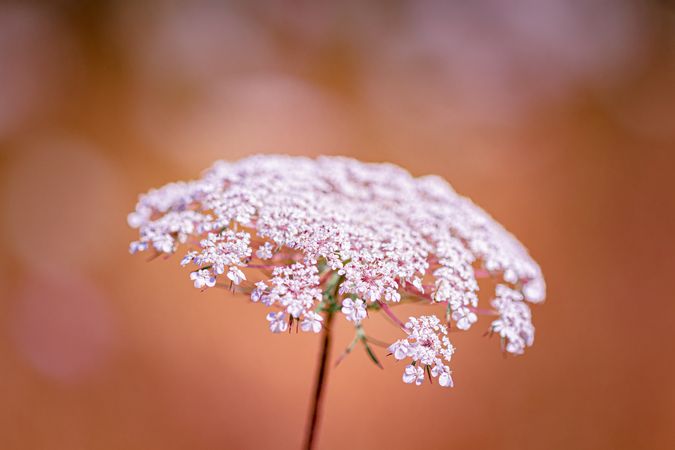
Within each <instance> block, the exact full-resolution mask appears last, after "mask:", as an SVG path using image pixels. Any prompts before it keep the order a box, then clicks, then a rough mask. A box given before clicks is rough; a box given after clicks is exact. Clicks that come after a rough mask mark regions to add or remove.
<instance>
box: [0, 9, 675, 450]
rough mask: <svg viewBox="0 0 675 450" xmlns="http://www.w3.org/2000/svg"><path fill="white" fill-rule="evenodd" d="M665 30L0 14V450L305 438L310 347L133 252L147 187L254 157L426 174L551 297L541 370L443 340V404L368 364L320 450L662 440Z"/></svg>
mask: <svg viewBox="0 0 675 450" xmlns="http://www.w3.org/2000/svg"><path fill="white" fill-rule="evenodd" d="M674 25H675V9H674V8H673V7H672V4H671V3H669V2H657V1H651V2H650V1H639V0H635V1H629V0H613V1H603V0H589V1H586V2H566V1H564V0H547V1H537V0H525V1H520V2H500V1H498V0H485V1H478V2H459V1H457V2H441V1H438V2H436V1H414V2H413V1H397V2H382V3H367V2H361V1H356V0H351V1H350V0H348V1H342V2H327V1H272V0H268V1H255V2H252V1H248V2H246V1H240V2H213V1H211V2H210V1H193V2H178V1H170V2H159V1H145V2H124V1H103V2H87V1H78V0H60V1H49V2H46V1H45V2H30V1H21V2H4V3H2V4H1V5H0V203H1V208H2V209H1V211H2V213H1V214H0V255H1V258H0V297H1V298H2V301H1V302H0V392H1V393H2V394H1V396H0V448H1V449H3V450H4V449H8V450H14V449H16V450H23V449H41V450H51V449H64V450H65V449H67V450H76V449H87V450H90V449H91V450H93V449H139V450H140V449H163V450H173V449H176V450H177V449H226V448H229V449H254V448H279V449H286V448H287V449H295V448H299V446H300V444H301V441H302V433H303V430H304V425H305V421H306V418H307V409H308V406H309V399H310V392H311V389H312V383H313V378H314V368H315V363H316V360H317V356H318V355H317V354H318V350H319V338H318V337H317V336H308V335H295V334H292V335H282V336H277V335H272V334H271V333H270V332H269V331H268V329H267V323H266V321H265V320H264V315H265V314H266V311H265V308H263V307H262V306H259V305H251V304H249V302H248V301H247V300H246V299H245V298H243V297H232V296H229V295H228V294H227V293H225V292H224V291H217V292H212V291H209V292H204V293H199V292H198V291H197V290H195V289H194V288H193V287H192V284H191V282H190V280H189V279H188V277H187V274H186V273H185V272H184V271H182V270H181V269H180V267H179V266H178V264H177V260H175V258H172V259H171V260H169V261H161V260H156V261H153V262H152V263H149V262H147V261H146V258H145V256H144V255H136V256H133V257H132V256H130V255H129V254H128V253H127V246H128V243H129V241H131V240H133V239H134V237H135V232H134V231H133V230H131V229H129V228H128V227H127V224H126V215H127V213H128V212H130V211H131V210H132V208H133V206H134V204H135V201H136V196H137V194H138V193H141V192H144V191H146V190H148V189H149V188H151V187H156V186H159V185H162V184H164V183H166V182H169V181H173V180H179V179H190V178H195V177H197V176H199V173H200V171H201V170H202V169H204V168H206V167H208V166H209V165H210V164H211V163H212V162H213V161H214V160H216V159H237V158H240V157H244V156H246V155H249V154H253V153H260V152H263V153H264V152H279V153H290V154H302V155H318V154H342V155H347V156H353V157H356V158H358V159H361V160H365V161H390V162H393V163H396V164H399V165H401V166H403V167H405V168H407V169H408V170H410V171H411V172H412V173H413V174H415V175H423V174H429V173H434V174H439V175H441V176H443V177H445V178H446V179H447V180H449V181H450V183H451V184H452V185H453V186H454V187H455V189H456V190H458V191H459V192H460V193H462V194H464V195H468V196H470V197H471V198H472V199H473V200H474V201H476V202H477V203H478V204H479V205H481V206H482V207H484V208H485V209H486V210H487V211H488V212H490V213H491V214H492V215H493V216H494V217H495V218H496V219H497V220H499V221H500V222H501V223H502V224H504V225H505V227H506V228H507V229H509V230H510V231H512V232H513V233H515V234H516V236H518V237H519V238H520V239H521V240H522V241H523V243H524V244H525V245H526V246H527V247H528V248H529V249H530V252H531V253H532V255H533V256H534V258H535V259H536V260H537V261H538V262H540V264H541V265H542V268H543V271H544V274H545V276H546V279H547V282H548V300H547V302H546V303H544V304H543V305H540V306H537V307H535V308H534V323H535V325H536V327H537V338H536V342H535V345H534V347H533V348H532V349H530V350H528V352H526V354H525V356H522V357H508V358H504V357H503V356H502V354H501V353H500V351H499V344H498V342H497V341H496V340H495V339H492V340H490V339H488V338H484V337H482V331H483V330H482V329H474V330H473V331H472V332H469V333H460V334H455V335H453V342H454V344H455V345H456V347H457V348H458V350H457V353H456V354H455V357H454V358H453V371H454V373H453V375H454V378H455V388H454V389H452V390H441V389H440V388H438V387H437V386H429V385H425V386H423V387H421V388H416V387H414V386H409V385H404V384H403V383H402V382H401V380H400V375H401V370H400V369H401V367H400V365H395V364H394V363H393V362H392V361H391V360H388V359H386V358H385V357H384V352H383V351H381V350H380V353H379V354H380V355H381V357H382V358H383V359H384V365H385V370H384V371H381V370H380V369H378V368H377V367H375V366H374V365H373V364H372V363H371V362H370V361H369V360H368V358H367V357H366V355H365V354H364V353H363V352H362V351H358V352H354V353H353V354H352V355H350V356H349V358H347V359H346V360H345V361H344V362H343V363H342V364H341V365H340V366H339V367H338V368H337V369H335V370H333V371H332V372H331V373H330V375H329V385H328V390H327V396H326V401H325V407H326V409H325V414H324V417H323V423H322V428H321V431H320V435H319V448H323V449H339V448H350V449H377V448H387V449H399V448H400V449H412V448H425V449H445V448H462V449H473V448H475V449H483V448H489V449H570V448H573V449H576V448H579V449H624V448H625V449H638V448H639V449H672V448H675V430H674V429H673V426H674V424H675V388H674V387H673V379H675V362H674V361H673V354H674V352H673V351H674V350H675V349H673V337H672V334H671V333H672V329H673V324H674V323H675V322H674V313H675V302H674V298H673V292H675V290H674V287H675V286H673V274H674V270H675V257H674V256H673V255H674V254H675V239H673V232H674V231H675V201H674V199H675V185H674V183H673V178H674V177H675V170H674V168H675V26H674ZM406 312H407V311H406ZM338 323H339V326H338V329H337V337H336V339H335V342H336V346H335V347H334V352H333V357H335V356H337V353H338V352H340V351H341V348H342V347H343V346H346V345H347V344H348V343H349V341H350V340H351V331H350V327H349V324H348V323H347V322H345V321H338ZM481 323H483V324H484V325H485V323H486V322H485V321H483V322H481ZM479 325H480V323H479ZM369 327H370V330H369V333H370V334H373V335H374V336H376V337H378V338H380V339H383V340H385V341H392V340H393V338H394V337H395V336H396V330H394V329H393V328H392V327H391V326H390V325H388V324H387V323H386V322H385V321H383V320H381V319H380V318H375V319H372V320H370V321H369ZM476 328H481V326H478V327H476Z"/></svg>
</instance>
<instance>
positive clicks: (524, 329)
mask: <svg viewBox="0 0 675 450" xmlns="http://www.w3.org/2000/svg"><path fill="white" fill-rule="evenodd" d="M496 291H497V296H496V297H495V299H494V300H492V306H494V307H495V309H496V310H497V311H498V312H499V319H497V320H495V321H493V322H492V330H493V331H494V332H495V333H498V334H499V335H500V336H501V337H502V339H505V341H506V351H507V352H509V353H514V354H516V355H520V354H522V353H523V352H524V351H525V347H529V346H531V345H532V344H533V343H534V325H532V313H531V311H530V307H529V306H527V304H526V303H525V302H524V301H523V299H524V297H523V294H521V293H520V292H518V291H516V290H513V289H511V288H509V287H507V286H504V285H503V284H500V285H498V286H497V289H496Z"/></svg>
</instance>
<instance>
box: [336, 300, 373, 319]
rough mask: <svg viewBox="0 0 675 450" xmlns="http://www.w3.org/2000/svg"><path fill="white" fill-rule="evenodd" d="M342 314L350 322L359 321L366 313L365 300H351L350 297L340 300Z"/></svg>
mask: <svg viewBox="0 0 675 450" xmlns="http://www.w3.org/2000/svg"><path fill="white" fill-rule="evenodd" d="M341 311H342V314H344V315H345V317H346V319H347V320H349V321H350V322H354V324H355V325H358V324H359V323H361V321H362V320H363V319H365V318H366V316H367V315H368V314H367V312H366V307H365V302H364V301H363V300H361V299H358V298H357V299H356V300H352V299H351V298H346V299H344V300H343V301H342V309H341Z"/></svg>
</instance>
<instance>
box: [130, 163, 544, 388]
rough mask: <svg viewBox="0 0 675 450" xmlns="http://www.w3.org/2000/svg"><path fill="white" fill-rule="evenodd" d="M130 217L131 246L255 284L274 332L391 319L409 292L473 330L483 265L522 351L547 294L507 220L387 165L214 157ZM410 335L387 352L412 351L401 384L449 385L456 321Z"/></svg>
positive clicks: (511, 348) (203, 273)
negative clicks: (181, 251) (371, 313)
mask: <svg viewBox="0 0 675 450" xmlns="http://www.w3.org/2000/svg"><path fill="white" fill-rule="evenodd" d="M128 222H129V225H130V226H132V227H134V228H137V229H138V230H139V239H138V240H137V241H135V242H132V243H131V245H130V251H131V252H132V253H135V252H140V251H147V250H151V251H154V252H156V253H159V254H162V253H166V254H171V253H174V252H176V251H178V248H179V247H180V246H181V245H182V246H185V247H188V248H187V251H186V253H185V255H184V257H183V258H182V261H181V264H182V265H194V266H196V270H195V271H193V272H192V273H191V275H190V278H191V279H192V281H193V283H194V285H195V287H196V288H198V289H204V288H211V287H214V286H217V285H218V286H223V287H227V288H232V289H237V290H240V291H246V292H250V296H251V300H252V301H254V302H260V303H262V304H264V305H266V306H268V307H270V308H273V309H274V311H273V312H270V313H269V314H268V315H267V320H268V321H269V326H270V329H271V330H272V331H273V332H277V333H280V332H284V331H288V330H289V329H291V327H292V326H293V325H296V326H297V327H299V328H300V329H301V330H302V331H307V332H319V331H321V330H322V329H325V328H327V327H326V326H325V325H326V324H324V321H323V317H322V315H321V313H323V312H331V314H332V312H333V311H337V310H342V312H343V313H344V315H345V317H346V318H347V320H349V321H351V322H352V323H353V324H354V325H356V326H357V327H359V329H360V327H362V326H363V323H362V322H363V321H364V320H365V319H366V317H367V310H369V309H374V310H384V311H385V312H387V313H388V314H391V312H390V311H389V306H388V305H391V306H394V305H395V304H397V303H399V302H402V301H407V299H409V298H410V297H412V298H416V299H418V300H419V299H424V300H426V301H427V302H428V303H430V304H441V305H443V308H444V309H445V312H446V317H448V320H449V322H448V324H447V325H448V326H451V327H455V328H457V329H459V330H466V329H469V328H470V327H472V326H473V325H474V324H475V323H476V322H477V321H478V315H479V313H481V311H483V310H481V309H479V307H478V301H479V298H478V290H479V283H478V280H477V274H480V275H481V276H485V277H490V278H493V279H494V280H495V281H496V284H497V285H498V286H497V289H496V292H495V295H494V296H492V297H493V298H494V299H493V301H492V306H493V307H494V310H489V311H487V312H488V313H489V314H495V315H498V316H499V318H498V319H497V320H495V321H494V322H493V323H492V326H491V329H492V331H493V332H494V333H497V334H499V335H500V336H501V338H502V340H503V342H504V343H505V350H506V351H508V352H510V353H516V354H519V353H522V352H523V351H524V349H525V347H527V346H530V345H531V344H532V341H533V338H534V327H533V326H532V323H531V312H530V309H529V307H528V305H527V303H528V302H529V303H537V302H541V301H543V300H544V297H545V290H546V288H545V283H544V280H543V277H542V274H541V270H540V269H539V266H538V265H537V264H536V263H535V262H534V261H533V260H532V258H530V256H529V255H528V253H527V251H526V250H525V248H524V247H523V246H522V245H521V244H520V243H519V242H518V241H517V240H516V239H515V238H514V237H513V236H512V235H511V234H509V233H508V232H507V231H506V230H504V228H503V227H502V226H501V225H499V224H498V223H497V222H495V221H494V220H493V219H492V218H491V217H490V216H489V215H488V214H487V213H485V212H484V211H483V210H482V209H480V208H479V207H477V206H476V205H474V204H473V203H472V202H471V200H469V199H467V198H465V197H462V196H460V195H458V194H457V193H456V192H455V191H454V190H453V189H452V188H451V187H450V186H449V185H448V184H447V183H446V182H445V181H443V180H442V179H440V178H438V177H435V176H426V177H421V178H413V177H412V176H411V175H410V174H408V173H407V172H406V171H404V170H403V169H401V168H399V167H396V166H393V165H390V164H364V163H360V162H358V161H355V160H352V159H347V158H335V157H332V158H329V157H324V158H319V159H316V160H313V159H308V158H292V157H286V156H256V157H251V158H247V159H244V160H241V161H239V162H236V163H227V162H217V163H216V164H215V165H214V166H213V167H212V168H211V169H209V170H208V171H207V172H205V173H204V175H203V176H202V178H201V179H198V180H195V181H190V182H179V183H171V184H168V185H166V186H164V187H162V188H160V189H155V190H151V191H150V192H148V193H147V194H145V195H142V196H141V197H140V199H139V201H138V204H137V205H136V209H135V211H134V212H132V213H131V214H130V215H129V217H128ZM250 271H255V272H256V274H257V275H254V276H252V275H251V273H250ZM260 273H263V274H264V275H265V278H264V279H262V280H259V274H260ZM250 278H253V281H249V279H250ZM218 280H221V281H222V283H218V282H217V281H218ZM255 280H259V281H255ZM329 300H330V301H329ZM450 322H452V323H450ZM404 330H405V333H406V337H405V338H404V339H401V340H399V341H397V342H396V343H394V344H393V345H392V346H391V347H390V350H391V352H392V354H393V356H394V357H395V358H396V359H397V360H402V359H407V358H410V359H411V360H412V362H411V364H410V365H409V366H408V367H406V368H405V371H404V377H403V379H404V381H405V382H407V383H416V384H419V383H421V382H422V380H423V378H424V375H425V372H426V374H427V376H429V378H430V379H431V378H437V379H438V382H439V384H441V385H443V386H451V385H452V378H451V377H450V369H449V368H448V366H447V365H446V362H448V361H449V360H450V356H451V355H452V352H453V351H454V348H453V347H452V345H451V344H450V342H449V340H448V338H447V328H446V326H445V325H444V324H441V323H440V320H439V319H437V318H436V317H433V316H422V317H420V318H417V319H416V318H411V319H410V320H409V321H408V322H407V324H406V326H405V328H404ZM420 374H421V375H420Z"/></svg>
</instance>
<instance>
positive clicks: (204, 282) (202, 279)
mask: <svg viewBox="0 0 675 450" xmlns="http://www.w3.org/2000/svg"><path fill="white" fill-rule="evenodd" d="M190 279H191V280H192V281H193V282H194V285H195V287H196V288H197V289H203V288H206V287H213V286H215V285H216V277H215V276H213V274H211V272H209V271H208V270H206V269H202V270H198V271H196V272H192V273H191V274H190Z"/></svg>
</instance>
